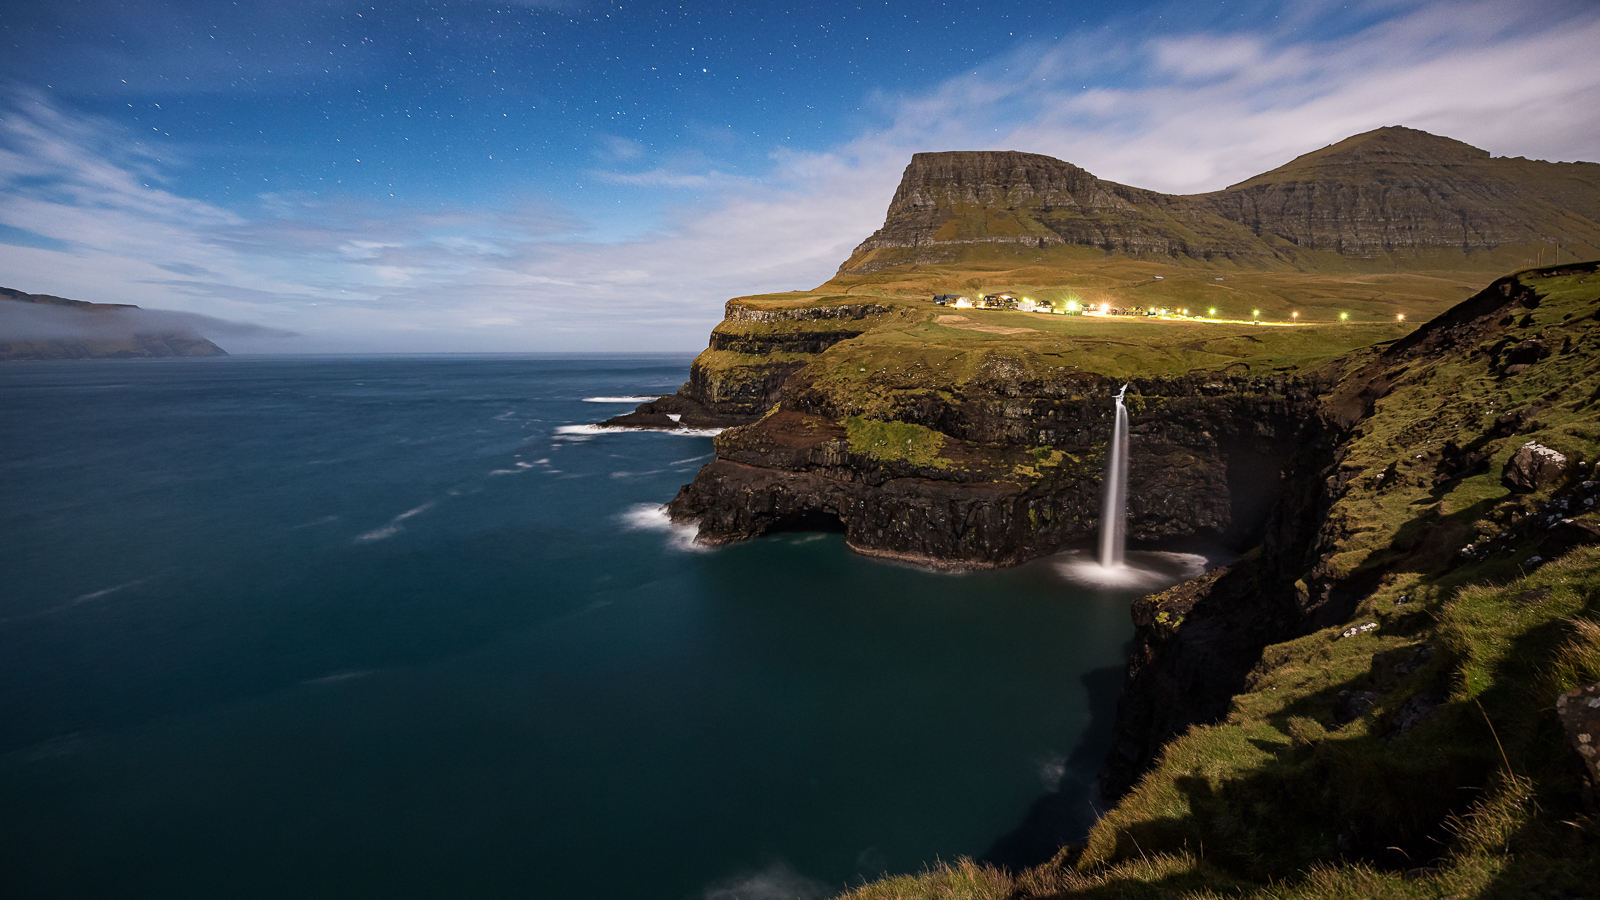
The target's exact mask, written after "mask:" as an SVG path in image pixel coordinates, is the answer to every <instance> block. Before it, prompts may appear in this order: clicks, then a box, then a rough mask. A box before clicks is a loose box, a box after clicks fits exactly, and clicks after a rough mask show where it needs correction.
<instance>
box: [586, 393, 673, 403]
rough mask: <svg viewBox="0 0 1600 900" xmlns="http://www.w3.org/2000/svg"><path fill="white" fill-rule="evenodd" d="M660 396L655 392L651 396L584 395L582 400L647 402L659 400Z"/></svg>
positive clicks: (596, 401)
mask: <svg viewBox="0 0 1600 900" xmlns="http://www.w3.org/2000/svg"><path fill="white" fill-rule="evenodd" d="M661 397H662V395H661V394H656V395H654V396H651V397H585V398H583V402H585V403H649V402H650V401H652V400H660V399H661Z"/></svg>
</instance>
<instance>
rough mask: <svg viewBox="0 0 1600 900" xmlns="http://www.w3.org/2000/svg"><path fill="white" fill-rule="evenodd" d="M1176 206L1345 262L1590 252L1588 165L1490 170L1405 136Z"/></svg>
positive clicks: (1464, 152) (1595, 214)
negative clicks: (1543, 247)
mask: <svg viewBox="0 0 1600 900" xmlns="http://www.w3.org/2000/svg"><path fill="white" fill-rule="evenodd" d="M1188 199H1189V200H1190V201H1191V202H1193V203H1195V204H1196V205H1197V206H1200V207H1202V208H1204V209H1207V210H1210V211H1212V212H1215V213H1216V214H1218V215H1220V216H1223V217H1225V218H1227V219H1230V220H1232V221H1235V222H1239V223H1242V224H1244V225H1246V226H1248V227H1249V228H1250V229H1251V231H1253V232H1254V233H1256V234H1258V235H1271V236H1275V237H1278V238H1282V239H1284V240H1287V241H1289V242H1291V243H1293V244H1294V245H1295V246H1296V247H1302V248H1305V249H1308V250H1323V251H1330V252H1333V253H1337V254H1339V255H1341V256H1346V257H1352V258H1361V259H1375V258H1377V257H1378V256H1380V255H1382V254H1386V253H1392V252H1395V251H1411V252H1420V253H1423V254H1424V255H1425V256H1427V255H1429V254H1432V258H1434V259H1438V258H1441V254H1455V253H1459V254H1461V255H1463V256H1468V257H1470V256H1472V255H1473V254H1484V253H1489V252H1490V251H1493V250H1495V249H1497V248H1499V247H1504V246H1513V245H1519V244H1534V243H1540V242H1544V243H1563V242H1564V243H1565V245H1566V246H1567V248H1568V250H1570V251H1573V252H1574V254H1575V255H1574V257H1572V258H1575V259H1589V258H1592V257H1593V256H1595V255H1596V250H1597V249H1600V227H1597V224H1596V223H1597V221H1600V164H1596V163H1547V162H1540V161H1537V160H1526V159H1496V158H1494V157H1491V156H1490V155H1489V153H1488V151H1485V150H1480V149H1478V148H1477V147H1473V146H1471V145H1469V144H1464V143H1461V142H1460V141H1454V140H1451V139H1449V138H1443V137H1438V136H1435V135H1431V134H1428V133H1427V132H1424V131H1417V130H1415V129H1411V128H1398V127H1392V128H1380V129H1378V130H1377V131H1373V132H1368V133H1366V134H1361V135H1356V136H1355V137H1352V138H1348V139H1346V140H1343V141H1340V142H1339V143H1337V144H1334V145H1332V146H1330V147H1325V148H1323V149H1321V150H1318V151H1316V152H1314V153H1307V154H1305V155H1304V156H1301V157H1298V158H1297V159H1295V160H1293V161H1292V162H1290V163H1288V164H1286V165H1284V166H1282V167H1280V168H1277V169H1274V170H1272V171H1271V172H1266V173H1264V174H1261V175H1257V176H1256V177H1254V178H1251V179H1250V180H1248V181H1245V182H1242V183H1240V184H1236V185H1234V186H1232V187H1230V188H1228V189H1226V190H1223V191H1217V192H1215V193H1211V194H1200V195H1196V196H1194V197H1191V198H1188ZM1552 252H1553V248H1552ZM1554 261H1555V260H1554V259H1552V260H1551V262H1554Z"/></svg>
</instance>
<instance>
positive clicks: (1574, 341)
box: [607, 127, 1600, 900]
mask: <svg viewBox="0 0 1600 900" xmlns="http://www.w3.org/2000/svg"><path fill="white" fill-rule="evenodd" d="M1558 245H1559V246H1558ZM1597 258H1600V165H1597V164H1595V163H1547V162H1541V161H1536V160H1525V159H1505V158H1497V157H1493V156H1491V155H1490V154H1489V153H1488V152H1486V151H1484V150H1481V149H1478V148H1475V147H1471V146H1469V145H1467V144H1463V143H1461V142H1458V141H1454V140H1450V139H1448V138H1443V137H1438V136H1435V135H1430V134H1427V133H1425V132H1420V131H1416V130H1413V129H1408V128H1398V127H1396V128H1384V129H1379V130H1377V131H1374V132H1369V133H1366V134H1362V135H1356V136H1354V137H1352V138H1349V139H1347V140H1345V141H1342V142H1340V143H1338V144H1335V145H1332V146H1330V147H1326V148H1323V149H1321V150H1317V151H1313V152H1311V153H1307V154H1306V155H1304V156H1301V157H1299V158H1298V159H1295V160H1293V161H1291V162H1289V163H1287V164H1286V165H1284V166H1282V167H1280V168H1278V169H1275V170H1273V171H1271V172H1267V173H1264V174H1262V175H1259V176H1256V177H1255V178H1252V179H1249V180H1247V181H1245V182H1243V183H1241V184H1238V185H1234V186H1233V187H1230V188H1227V189H1226V190H1223V191H1217V192H1213V193H1209V194H1201V195H1194V196H1186V197H1185V196H1172V195H1165V194H1159V193H1156V192H1152V191H1146V190H1142V189H1138V188H1132V187H1128V186H1125V185H1118V184H1115V183H1112V182H1108V181H1104V180H1102V179H1098V178H1096V177H1095V176H1093V175H1091V174H1090V173H1088V172H1086V171H1084V170H1082V169H1080V168H1078V167H1076V166H1073V165H1071V164H1070V163H1066V162H1063V161H1060V160H1055V159H1051V158H1049V157H1046V156H1040V155H1037V154H1029V153H1017V152H989V151H984V152H952V153H923V154H917V155H916V157H914V158H913V160H912V161H911V164H910V165H909V166H908V167H907V169H906V173H905V176H904V179H903V180H902V182H901V185H900V187H899V189H898V190H897V191H896V193H895V195H894V198H893V199H892V201H891V203H890V208H889V212H888V215H887V217H886V220H885V223H884V226H883V228H881V229H879V230H878V231H877V232H876V233H875V234H873V235H871V236H870V237H868V238H867V239H866V240H865V241H864V242H863V243H862V244H861V245H860V246H859V247H858V248H857V249H856V251H855V252H854V253H853V254H852V256H851V258H850V259H849V260H846V261H845V262H844V263H843V264H842V265H841V266H840V268H839V271H838V274H837V275H836V276H835V277H834V278H833V279H831V280H830V281H829V282H827V283H826V284H823V285H821V286H820V287H818V288H817V289H816V290H814V291H806V292H793V293H786V294H772V295H762V296H755V297H741V298H736V299H734V300H730V301H729V302H728V304H727V310H726V318H725V319H724V320H723V322H722V323H721V324H719V325H717V326H716V328H715V329H714V330H713V332H712V334H711V340H710V345H709V347H708V348H707V350H706V351H705V352H704V353H702V354H701V355H700V356H699V357H698V358H697V359H696V360H695V362H694V364H693V367H692V369H691V374H690V380H689V382H688V383H687V384H685V385H684V386H683V388H682V389H681V390H680V391H679V392H678V394H677V395H675V396H670V397H663V398H661V399H659V400H656V401H653V402H651V403H647V404H644V405H643V406H641V407H640V408H639V409H638V410H637V411H635V412H634V413H631V414H629V415H626V416H621V417H618V418H617V419H614V420H611V421H610V422H608V423H607V424H612V425H618V426H631V427H663V428H679V427H724V428H726V430H724V431H723V432H722V433H721V434H720V435H718V436H717V438H716V459H715V460H714V461H713V462H711V463H710V464H708V465H706V466H705V467H704V468H703V469H701V470H700V472H699V474H698V475H697V476H696V478H695V480H694V482H693V483H692V484H689V485H685V486H684V488H683V490H682V491H681V492H680V493H679V495H678V496H677V497H676V498H675V499H674V500H673V501H672V503H671V504H670V507H669V509H670V512H671V515H672V516H673V518H675V519H677V520H679V521H693V522H696V523H698V525H699V527H700V539H701V540H705V541H710V542H727V541H737V540H742V539H747V538H751V537H755V536H757V535H761V534H764V533H767V532H770V531H775V530H783V529H798V528H805V529H816V528H832V529H838V530H842V531H843V532H845V534H846V535H847V538H848V541H849V544H850V546H851V547H853V548H855V549H856V550H858V551H860V552H863V553H868V554H875V555H882V556H890V557H896V558H903V559H911V560H916V561H919V562H922V563H924V564H929V565H935V566H950V567H966V568H971V567H985V566H1000V565H1010V564H1015V563H1018V562H1022V561H1024V560H1027V559H1030V558H1033V557H1037V556H1041V555H1044V554H1049V553H1053V552H1056V551H1058V550H1060V549H1063V548H1067V547H1078V546H1086V545H1087V544H1088V543H1089V542H1090V541H1091V539H1092V537H1093V536H1094V534H1095V533H1096V531H1097V529H1098V528H1099V527H1100V522H1099V521H1098V516H1099V515H1100V512H1099V502H1098V501H1099V496H1100V492H1101V482H1102V479H1103V474H1102V473H1103V469H1104V465H1103V462H1104V452H1105V450H1104V448H1105V447H1106V444H1107V441H1108V439H1109V436H1110V430H1111V426H1112V411H1113V409H1114V404H1113V402H1112V400H1111V398H1112V396H1113V395H1114V394H1116V392H1117V391H1118V390H1120V389H1121V386H1122V385H1124V384H1126V385H1128V389H1127V409H1128V413H1129V444H1130V448H1131V453H1130V464H1129V472H1128V505H1127V516H1128V536H1129V538H1130V539H1132V540H1134V541H1144V542H1147V543H1154V542H1161V541H1171V540H1174V539H1179V538H1184V537H1187V536H1203V537H1206V538H1208V539H1211V540H1215V541H1221V542H1223V543H1225V544H1228V545H1231V546H1232V547H1234V548H1235V549H1236V551H1237V552H1238V554H1239V556H1238V559H1237V561H1236V562H1234V563H1232V564H1230V565H1228V566H1226V567H1223V568H1218V569H1215V570H1213V571H1211V572H1208V573H1206V574H1204V575H1203V576H1200V577H1198V578H1196V579H1193V580H1191V581H1188V582H1185V583H1183V584H1180V585H1178V586H1177V587H1174V588H1172V589H1170V590H1167V591H1164V592H1161V593H1158V594H1154V595H1151V596H1147V597H1144V598H1142V599H1140V600H1139V601H1137V602H1136V603H1135V604H1134V606H1133V610H1132V614H1133V618H1134V622H1135V625H1136V628H1137V635H1136V639H1135V643H1134V646H1133V649H1132V655H1131V658H1130V660H1129V663H1128V670H1127V676H1126V681H1125V685H1124V688H1123V692H1122V697H1121V700H1120V702H1119V706H1118V717H1117V723H1116V729H1115V742H1114V746H1113V748H1112V751H1111V753H1110V755H1109V757H1108V758H1107V759H1106V760H1105V763H1104V766H1103V769H1102V772H1101V791H1102V795H1103V798H1104V800H1105V802H1106V803H1107V809H1106V812H1105V813H1104V815H1103V816H1102V817H1101V818H1100V820H1099V822H1098V824H1096V825H1095V827H1094V828H1093V830H1092V831H1091V832H1090V833H1089V834H1088V835H1087V836H1085V835H1069V834H1053V833H1051V832H1050V831H1049V828H1048V825H1047V822H1048V820H1049V818H1050V817H1049V816H1048V815H1041V816H1039V817H1037V818H1038V819H1039V820H1040V821H1041V822H1045V823H1046V824H1043V825H1039V827H1038V829H1036V830H1035V833H1033V834H1031V835H1029V837H1028V840H1026V841H1023V842H1021V845H1025V846H1027V847H1029V848H1031V849H1030V850H1028V851H1027V852H1026V853H1021V854H1020V855H1014V856H1013V857H1012V858H1008V859H1005V860H998V861H989V862H973V861H970V860H964V861H960V862H958V863H954V864H951V865H947V866H942V867H940V868H939V869H937V870H935V871H932V872H929V873H926V874H924V875H921V876H914V877H913V876H907V877H902V878H895V879H889V880H887V881H884V882H880V883H876V884H869V885H866V886H864V887H862V888H860V889H859V890H857V891H855V892H853V894H852V895H851V896H853V897H857V898H861V900H867V898H908V897H930V898H932V897H948V896H982V897H1007V898H1034V897H1037V898H1045V897H1072V896H1085V897H1087V896H1096V897H1098V896H1134V895H1138V896H1146V895H1155V894H1174V895H1185V896H1200V895H1206V896H1212V895H1215V894H1216V893H1219V892H1220V893H1227V894H1236V893H1243V894H1248V895H1252V896H1263V897H1264V896H1305V897H1331V896H1418V897H1422V896H1428V897H1436V896H1447V895H1452V896H1461V897H1466V896H1490V895H1493V896H1502V895H1503V896H1552V897H1554V896H1565V897H1578V896H1593V895H1594V894H1593V891H1594V884H1595V882H1594V878H1593V875H1594V873H1595V872H1596V871H1600V793H1597V790H1600V788H1597V785H1600V763H1597V757H1596V755H1595V754H1594V753H1593V752H1586V751H1591V750H1592V747H1593V746H1594V741H1595V740H1596V739H1597V738H1596V736H1595V734H1594V727H1595V726H1594V724H1593V723H1594V721H1595V719H1594V717H1593V716H1589V715H1588V714H1587V713H1584V712H1582V710H1584V709H1587V707H1586V706H1583V704H1591V705H1593V703H1594V701H1593V700H1592V697H1593V696H1594V695H1595V693H1596V692H1597V691H1600V686H1597V684H1596V683H1597V682H1600V512H1597V511H1596V504H1597V503H1600V475H1597V473H1596V472H1595V466H1596V464H1597V463H1600V405H1597V404H1600V264H1597V263H1596V262H1595V261H1594V260H1596V259H1597ZM1551 263H1554V264H1553V265H1552V264H1551ZM1508 272H1509V273H1510V274H1506V273H1508ZM1000 291H1006V292H1009V293H1012V294H1014V295H1016V296H1019V297H1037V298H1043V299H1046V300H1049V301H1052V302H1051V303H1050V304H1048V306H1049V307H1050V308H1053V309H1055V310H1061V309H1064V308H1083V307H1093V306H1095V305H1099V306H1102V307H1104V308H1115V309H1122V310H1131V309H1142V310H1160V309H1169V310H1191V309H1193V310H1200V309H1204V310H1207V311H1208V313H1210V315H1209V316H1204V317H1202V316H1190V315H1185V316H1181V317H1166V318H1162V319H1159V320H1158V319H1156V318H1146V319H1139V318H1135V317H1130V316H1122V317H1116V316H1104V317H1092V316H1067V315H1056V314H1039V313H1038V312H1023V311H1010V310H983V309H976V308H974V309H962V311H961V312H962V314H961V315H960V316H951V315H948V314H947V311H946V310H945V309H943V308H942V307H939V306H936V305H935V304H934V303H933V302H932V299H933V298H934V297H937V296H939V295H942V294H970V295H983V294H986V293H998V292H1000ZM1273 326H1277V327H1273ZM1002 863H1003V864H1002Z"/></svg>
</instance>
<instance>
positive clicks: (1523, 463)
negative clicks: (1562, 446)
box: [1501, 441, 1569, 492]
mask: <svg viewBox="0 0 1600 900" xmlns="http://www.w3.org/2000/svg"><path fill="white" fill-rule="evenodd" d="M1568 466H1569V462H1568V460H1567V458H1566V457H1565V456H1563V455H1561V453H1560V452H1559V451H1556V450H1553V449H1551V448H1549V447H1546V446H1545V445H1543V444H1540V443H1538V442H1537V441H1529V442H1527V443H1526V444H1523V445H1522V446H1521V447H1518V448H1517V452H1516V453H1514V454H1512V456H1511V458H1510V459H1508V460H1506V467H1505V472H1504V473H1503V474H1502V475H1501V480H1502V481H1504V482H1505V484H1506V486H1507V487H1509V488H1511V489H1512V490H1514V491H1523V492H1529V491H1537V490H1542V489H1544V488H1547V487H1551V486H1552V485H1555V484H1557V483H1559V482H1560V481H1561V480H1562V479H1563V478H1565V477H1566V475H1567V468H1568Z"/></svg>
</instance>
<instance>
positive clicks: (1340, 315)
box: [1339, 313, 1350, 322]
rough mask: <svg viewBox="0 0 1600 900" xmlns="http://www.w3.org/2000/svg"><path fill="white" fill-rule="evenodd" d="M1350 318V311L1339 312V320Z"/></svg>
mask: <svg viewBox="0 0 1600 900" xmlns="http://www.w3.org/2000/svg"><path fill="white" fill-rule="evenodd" d="M1348 318H1350V314H1349V313H1339V321H1341V322H1343V321H1344V320H1345V319H1348Z"/></svg>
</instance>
